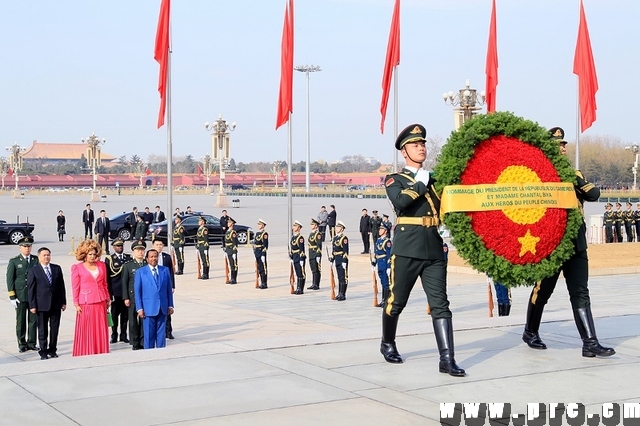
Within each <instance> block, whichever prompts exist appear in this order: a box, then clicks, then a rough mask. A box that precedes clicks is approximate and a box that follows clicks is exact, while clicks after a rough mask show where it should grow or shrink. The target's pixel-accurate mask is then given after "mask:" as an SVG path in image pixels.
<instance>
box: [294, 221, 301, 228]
mask: <svg viewBox="0 0 640 426" xmlns="http://www.w3.org/2000/svg"><path fill="white" fill-rule="evenodd" d="M293 224H294V225H298V226H299V227H300V228H302V223H300V221H299V220H294V221H293Z"/></svg>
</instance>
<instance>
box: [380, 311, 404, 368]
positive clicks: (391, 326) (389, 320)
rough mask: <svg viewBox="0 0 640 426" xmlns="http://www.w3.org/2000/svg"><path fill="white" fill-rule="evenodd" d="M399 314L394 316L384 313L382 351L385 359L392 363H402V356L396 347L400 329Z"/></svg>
mask: <svg viewBox="0 0 640 426" xmlns="http://www.w3.org/2000/svg"><path fill="white" fill-rule="evenodd" d="M398 318H399V317H398V316H395V317H392V316H390V315H387V314H386V313H385V312H383V313H382V340H381V342H380V353H381V354H382V356H383V357H384V360H385V361H387V362H390V363H392V364H402V362H403V361H402V357H401V356H400V354H399V353H398V348H396V330H397V329H398Z"/></svg>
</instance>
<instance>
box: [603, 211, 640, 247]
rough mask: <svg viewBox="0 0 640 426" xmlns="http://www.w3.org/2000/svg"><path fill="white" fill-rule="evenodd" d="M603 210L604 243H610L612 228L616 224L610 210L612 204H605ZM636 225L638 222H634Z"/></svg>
mask: <svg viewBox="0 0 640 426" xmlns="http://www.w3.org/2000/svg"><path fill="white" fill-rule="evenodd" d="M604 208H605V212H604V217H603V218H602V223H603V225H604V233H605V241H606V242H607V243H612V242H613V228H614V226H615V223H616V217H615V213H614V212H613V211H612V210H611V209H612V208H613V204H611V203H607V205H606V206H605V207H604ZM639 219H640V218H639ZM637 223H638V222H636V224H637Z"/></svg>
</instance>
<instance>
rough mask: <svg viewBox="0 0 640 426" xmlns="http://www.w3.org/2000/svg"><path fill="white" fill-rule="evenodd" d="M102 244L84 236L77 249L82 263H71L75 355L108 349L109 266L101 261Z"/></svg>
mask: <svg viewBox="0 0 640 426" xmlns="http://www.w3.org/2000/svg"><path fill="white" fill-rule="evenodd" d="M101 254H102V248H101V247H100V246H99V245H98V243H97V242H96V241H94V240H84V241H82V242H81V243H80V245H79V246H78V249H77V250H76V259H77V260H79V261H81V262H82V263H76V264H75V265H72V266H71V288H72V290H73V304H74V306H75V307H76V330H75V335H74V337H73V356H81V355H93V354H102V353H108V352H109V328H108V324H107V308H108V306H109V305H110V304H111V299H110V298H109V291H108V290H107V270H106V267H105V264H104V262H102V261H100V255H101Z"/></svg>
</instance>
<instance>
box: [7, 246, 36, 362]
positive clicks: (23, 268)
mask: <svg viewBox="0 0 640 426" xmlns="http://www.w3.org/2000/svg"><path fill="white" fill-rule="evenodd" d="M32 244H33V238H32V237H24V238H23V239H21V240H20V241H18V245H19V246H20V254H19V255H18V256H16V257H12V258H11V259H9V263H8V265H7V290H8V291H9V300H10V301H11V304H12V305H13V307H14V308H15V309H16V337H17V338H18V350H19V351H20V352H26V351H27V350H32V351H37V350H38V347H37V346H36V331H37V330H38V327H37V321H38V317H37V315H36V314H33V313H31V311H29V295H28V292H27V273H28V272H29V269H31V268H33V267H34V266H35V265H37V264H38V256H33V255H31V245H32ZM27 335H28V336H27ZM25 337H26V339H25Z"/></svg>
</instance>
